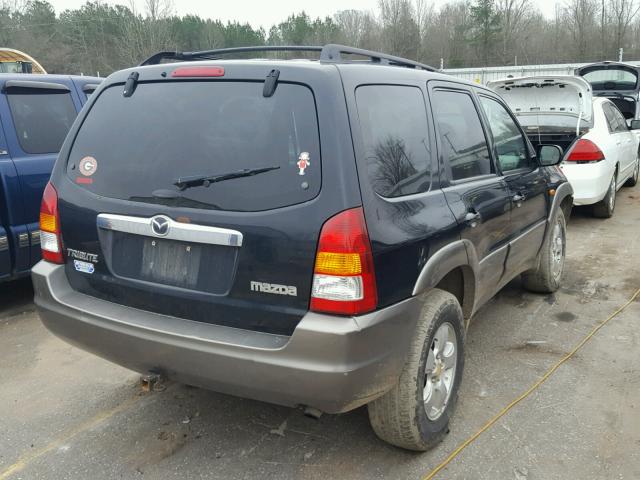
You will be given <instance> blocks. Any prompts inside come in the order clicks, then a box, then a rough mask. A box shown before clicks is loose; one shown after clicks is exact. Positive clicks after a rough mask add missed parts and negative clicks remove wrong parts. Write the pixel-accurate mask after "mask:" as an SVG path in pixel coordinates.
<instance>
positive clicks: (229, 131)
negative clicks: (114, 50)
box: [67, 81, 321, 211]
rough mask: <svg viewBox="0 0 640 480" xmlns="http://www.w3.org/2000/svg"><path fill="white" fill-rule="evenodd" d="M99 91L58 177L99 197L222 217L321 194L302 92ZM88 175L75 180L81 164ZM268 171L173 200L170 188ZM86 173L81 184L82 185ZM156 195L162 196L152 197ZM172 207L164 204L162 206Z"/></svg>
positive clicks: (309, 104) (254, 86) (245, 88)
mask: <svg viewBox="0 0 640 480" xmlns="http://www.w3.org/2000/svg"><path fill="white" fill-rule="evenodd" d="M122 91H123V87H122V85H115V86H111V87H109V88H107V89H105V90H103V91H102V92H101V94H100V96H99V97H98V99H97V100H96V102H95V103H94V105H93V107H92V109H91V111H90V112H89V113H88V115H87V117H86V118H85V120H84V122H83V125H82V127H81V128H80V130H79V132H78V135H77V136H76V140H75V142H74V145H73V147H72V149H71V153H70V155H69V160H68V163H67V174H68V175H69V177H70V178H71V179H72V180H73V181H75V182H76V183H78V184H80V185H81V186H82V187H83V188H87V189H88V190H90V191H92V192H94V193H96V194H99V195H101V196H106V197H111V198H118V199H124V200H130V201H138V202H145V203H158V204H165V205H170V206H182V207H192V208H203V209H215V210H231V211H262V210H268V209H273V208H279V207H284V206H288V205H294V204H298V203H301V202H305V201H308V200H310V199H312V198H314V197H315V196H316V195H317V194H318V193H319V191H320V187H321V169H320V163H321V162H320V142H319V132H318V122H317V117H316V107H315V100H314V96H313V93H312V91H311V90H310V89H309V88H308V87H306V86H303V85H298V84H288V83H284V82H282V83H280V84H278V87H277V89H276V91H275V93H274V95H273V96H271V97H268V98H265V97H264V96H263V94H262V91H263V82H229V81H202V82H186V81H182V82H176V81H167V82H159V83H141V84H139V85H138V87H137V88H136V90H135V92H134V94H133V95H132V96H131V97H123V95H122ZM87 159H89V160H88V165H89V166H90V170H91V171H90V172H82V168H81V166H82V165H84V164H86V163H87ZM264 167H276V168H275V169H273V170H271V171H268V172H265V173H260V174H257V175H254V176H246V177H242V178H234V179H230V180H225V181H222V182H218V183H211V184H210V185H208V186H206V185H201V186H196V187H192V188H188V189H185V190H183V191H179V190H178V187H177V186H176V185H174V184H175V183H176V181H177V180H178V178H183V177H194V176H203V175H207V176H215V175H223V174H227V173H231V172H238V171H241V170H244V169H259V168H264ZM85 173H90V175H85ZM161 191H163V192H162V193H161V194H159V193H158V192H161ZM170 197H171V198H170Z"/></svg>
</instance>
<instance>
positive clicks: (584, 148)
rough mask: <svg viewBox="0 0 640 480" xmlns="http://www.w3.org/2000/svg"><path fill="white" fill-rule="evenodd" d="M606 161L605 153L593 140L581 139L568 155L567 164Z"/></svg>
mask: <svg viewBox="0 0 640 480" xmlns="http://www.w3.org/2000/svg"><path fill="white" fill-rule="evenodd" d="M600 160H604V153H602V150H600V149H599V148H598V146H597V145H596V144H595V143H593V142H592V141H591V140H587V139H586V138H581V139H580V140H578V141H577V142H576V143H575V145H574V146H573V148H572V149H571V150H570V151H569V155H567V158H566V161H567V162H599V161H600Z"/></svg>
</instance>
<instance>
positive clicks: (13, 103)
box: [7, 88, 77, 154]
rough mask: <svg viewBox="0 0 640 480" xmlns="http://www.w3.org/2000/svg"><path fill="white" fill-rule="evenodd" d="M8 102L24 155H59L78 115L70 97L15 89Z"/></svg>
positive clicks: (31, 89) (41, 91)
mask: <svg viewBox="0 0 640 480" xmlns="http://www.w3.org/2000/svg"><path fill="white" fill-rule="evenodd" d="M7 100H8V101H9V108H10V110H11V117H12V118H13V124H14V126H15V129H16V135H17V137H18V142H19V143H20V147H21V148H22V150H23V151H24V152H25V153H30V154H39V153H57V152H59V151H60V147H61V146H62V142H64V139H65V137H66V136H67V133H68V132H69V128H71V124H72V123H73V121H74V120H75V118H76V114H77V112H76V108H75V106H74V105H73V100H72V99H71V94H70V93H68V92H66V93H57V92H55V91H50V90H45V89H43V90H40V89H37V88H20V89H18V88H12V89H11V90H10V91H9V93H8V94H7Z"/></svg>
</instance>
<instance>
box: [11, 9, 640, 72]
mask: <svg viewBox="0 0 640 480" xmlns="http://www.w3.org/2000/svg"><path fill="white" fill-rule="evenodd" d="M638 2H640V0H606V1H605V0H564V2H563V3H558V4H557V5H556V8H555V14H554V15H552V16H550V17H548V16H544V15H543V14H542V13H541V12H540V10H539V9H538V8H537V7H536V4H535V2H533V1H532V0H451V1H450V2H449V3H445V4H444V5H442V6H440V7H436V6H434V4H433V3H430V2H429V1H428V0H379V2H378V4H377V6H376V8H375V9H374V10H371V11H361V10H342V11H338V12H336V13H335V14H334V15H333V16H328V17H326V18H315V19H314V18H311V17H309V15H307V14H306V13H304V12H300V13H294V14H292V15H290V16H289V17H288V18H286V19H284V20H283V21H282V22H280V23H278V24H276V25H273V26H271V27H270V28H269V30H268V31H267V30H265V29H263V28H255V27H252V26H251V25H250V24H248V23H246V22H242V21H233V22H226V23H225V22H222V21H220V20H217V19H210V18H202V17H200V16H198V15H184V16H178V15H176V14H175V12H174V8H173V4H172V3H171V0H143V2H142V4H136V3H135V2H134V0H130V3H128V4H126V5H125V4H123V5H108V4H105V3H102V2H100V1H94V2H91V1H88V2H87V3H85V4H84V5H83V6H82V7H80V8H78V9H72V10H64V11H62V12H56V11H55V9H54V8H53V6H52V5H51V4H50V3H48V2H46V1H42V0H31V1H22V0H0V46H6V47H10V48H16V49H19V50H23V51H26V52H27V53H29V54H30V55H32V56H33V57H35V58H36V59H37V60H38V61H39V62H40V63H42V65H43V66H44V67H45V69H47V71H49V72H51V73H84V74H94V75H95V74H96V73H99V74H100V75H103V76H106V75H108V74H109V73H111V72H113V71H115V70H118V69H121V68H126V67H129V66H132V65H136V64H138V63H139V62H140V61H142V60H143V59H145V58H146V57H148V56H150V55H151V54H153V53H155V52H157V51H161V50H170V51H192V50H203V49H212V48H223V47H237V46H247V45H322V44H325V43H342V44H347V45H351V46H355V47H360V48H366V49H371V50H380V51H384V52H387V53H391V54H394V55H399V56H403V57H407V58H411V59H415V60H418V61H421V62H424V63H428V64H431V65H433V66H436V67H439V66H440V65H441V62H442V64H443V65H444V67H445V68H456V67H484V66H494V65H514V64H540V63H565V62H566V63H570V62H590V61H598V60H616V59H617V58H618V54H619V49H621V48H622V49H624V58H625V59H640V15H638V11H639V9H640V4H639V3H638Z"/></svg>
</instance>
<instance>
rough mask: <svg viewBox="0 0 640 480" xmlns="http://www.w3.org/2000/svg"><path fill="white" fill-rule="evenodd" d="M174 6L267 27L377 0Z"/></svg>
mask: <svg viewBox="0 0 640 480" xmlns="http://www.w3.org/2000/svg"><path fill="white" fill-rule="evenodd" d="M432 1H434V3H435V4H436V5H442V4H443V3H445V0H432ZM49 2H50V3H51V4H52V5H53V6H54V7H55V9H56V11H57V12H61V11H62V10H65V9H67V8H78V7H80V6H81V5H83V4H84V3H85V0H49ZM104 3H110V4H118V3H120V4H128V0H119V1H118V0H116V1H113V0H107V1H106V2H104ZM173 3H174V10H175V13H177V14H178V15H185V14H188V13H194V14H198V15H199V16H201V17H203V18H214V19H220V20H222V21H224V22H226V21H227V20H238V21H239V22H242V23H244V22H249V23H250V24H251V25H252V26H253V27H260V26H262V27H264V28H265V30H269V27H271V26H272V25H274V24H275V23H278V22H281V21H282V20H284V19H286V18H287V17H288V16H289V15H290V14H292V13H294V12H295V13H298V12H301V11H302V10H304V11H305V12H307V14H308V15H310V16H311V17H314V18H315V17H325V16H327V15H333V14H334V13H335V12H337V11H339V10H347V9H357V10H376V9H377V5H378V2H377V0H320V1H318V0H275V1H273V0H272V1H268V0H253V1H242V0H223V1H220V0H175V1H174V2H173ZM534 3H535V4H536V5H537V6H538V8H540V9H541V10H542V12H543V13H544V14H545V15H547V16H551V15H553V12H554V8H555V4H556V3H557V2H556V0H542V1H537V2H534ZM137 4H138V5H142V4H143V0H137Z"/></svg>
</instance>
